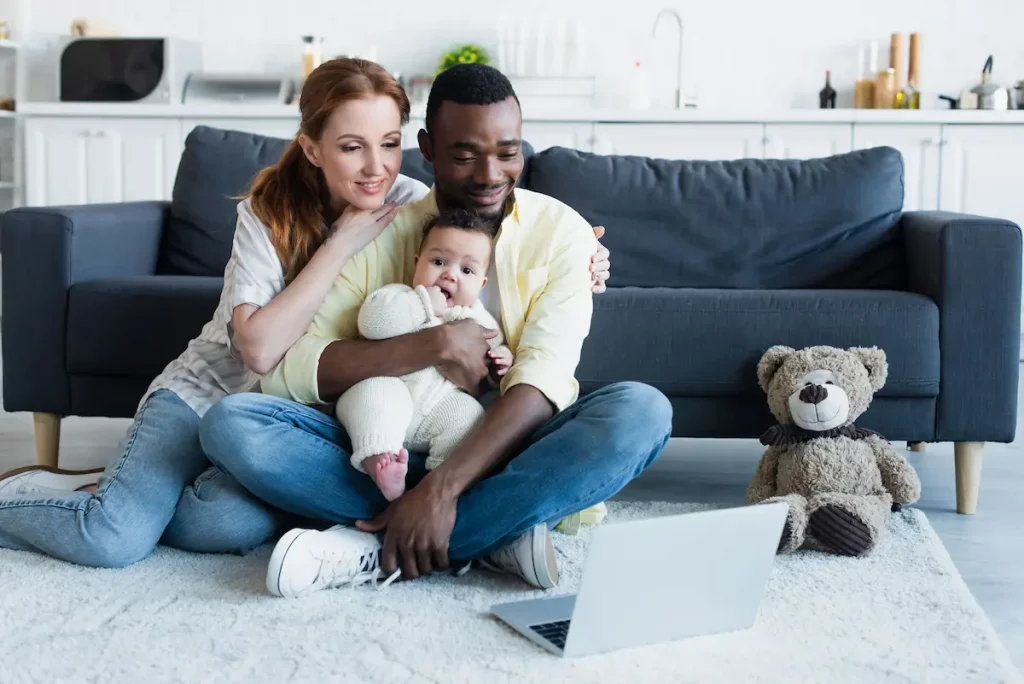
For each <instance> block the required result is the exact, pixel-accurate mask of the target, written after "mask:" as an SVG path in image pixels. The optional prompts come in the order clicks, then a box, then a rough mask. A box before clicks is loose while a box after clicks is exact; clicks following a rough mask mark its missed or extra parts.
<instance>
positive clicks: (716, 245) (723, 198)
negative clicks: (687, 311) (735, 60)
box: [526, 148, 905, 289]
mask: <svg viewBox="0 0 1024 684" xmlns="http://www.w3.org/2000/svg"><path fill="white" fill-rule="evenodd" d="M526 187H528V188H530V189H531V190H535V191H537V192H541V193H544V194H547V195H551V196H553V197H556V198H558V199H560V200H562V201H563V202H565V203H566V204H568V205H569V206H571V207H573V208H574V209H576V210H577V211H579V212H580V213H581V214H582V215H583V216H584V217H585V218H586V219H587V220H589V221H590V222H591V223H593V224H595V225H598V224H599V225H603V226H604V227H605V228H606V229H607V231H608V232H607V234H606V235H605V237H604V238H603V239H602V242H603V243H604V244H605V245H606V246H607V247H608V248H609V249H610V250H611V253H612V259H613V263H614V268H613V270H612V281H611V282H610V284H611V285H616V286H622V285H637V286H642V287H658V286H664V287H722V288H753V289H772V288H829V287H840V288H856V287H870V288H886V289H899V288H900V287H901V286H902V284H903V282H904V281H905V277H904V270H905V266H904V264H903V251H902V243H901V241H900V236H899V234H898V230H897V229H896V228H897V223H898V220H899V218H900V215H901V211H902V206H903V159H902V157H901V156H900V153H899V152H898V151H896V150H894V149H892V148H874V149H869V150H859V151H856V152H851V153H848V154H840V155H835V156H832V157H828V158H823V159H810V160H779V159H772V160H765V159H743V160H735V161H678V160H664V159H648V158H642V157H633V156H604V155H596V154H590V153H585V152H578V151H575V150H569V149H564V148H549V149H547V150H544V151H543V152H539V153H537V154H536V155H534V156H533V157H532V158H531V159H530V164H529V173H528V174H527V182H526Z"/></svg>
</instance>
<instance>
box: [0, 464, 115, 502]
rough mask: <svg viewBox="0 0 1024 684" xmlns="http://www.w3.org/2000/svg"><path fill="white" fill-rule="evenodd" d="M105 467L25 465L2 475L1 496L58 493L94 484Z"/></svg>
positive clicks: (0, 476)
mask: <svg viewBox="0 0 1024 684" xmlns="http://www.w3.org/2000/svg"><path fill="white" fill-rule="evenodd" d="M102 473H103V469H102V468H100V469H98V470H60V469H59V468H51V467H49V466H39V465H34V466H25V467H24V468H16V469H14V470H11V471H9V472H6V473H4V474H3V475H0V497H3V496H22V495H25V494H56V495H65V494H67V493H68V492H73V491H75V490H78V489H81V488H82V487H88V486H89V485H94V484H96V483H98V482H99V481H100V475H101V474H102Z"/></svg>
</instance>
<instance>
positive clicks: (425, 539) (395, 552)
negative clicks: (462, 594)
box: [356, 475, 458, 579]
mask: <svg viewBox="0 0 1024 684" xmlns="http://www.w3.org/2000/svg"><path fill="white" fill-rule="evenodd" d="M457 503H458V498H457V497H455V498H451V497H445V496H443V495H442V493H441V491H440V489H439V488H436V487H434V486H432V481H431V480H430V476H429V475H428V476H427V477H426V478H424V479H423V480H421V481H420V484H418V485H417V486H416V487H414V488H413V489H410V490H409V491H407V492H406V493H405V494H403V495H402V496H400V497H399V498H397V499H395V500H394V501H392V502H391V505H389V506H388V507H387V509H386V510H385V511H384V512H383V513H381V514H380V515H378V516H377V517H376V518H374V519H373V520H370V521H363V520H358V521H356V527H357V528H359V529H360V530H363V531H364V532H380V531H381V530H384V547H383V549H382V550H381V556H380V567H381V570H382V571H383V573H384V574H385V575H391V574H392V573H393V572H394V571H395V570H396V569H398V568H399V564H401V568H402V576H403V577H405V578H406V579H416V578H417V577H419V576H420V575H428V574H430V573H432V572H434V571H435V570H447V569H448V541H449V540H450V539H451V536H452V529H454V528H455V511H456V504H457Z"/></svg>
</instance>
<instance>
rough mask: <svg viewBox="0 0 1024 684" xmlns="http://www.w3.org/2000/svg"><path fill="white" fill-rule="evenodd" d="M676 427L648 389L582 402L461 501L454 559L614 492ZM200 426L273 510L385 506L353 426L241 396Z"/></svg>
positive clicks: (328, 511)
mask: <svg viewBox="0 0 1024 684" xmlns="http://www.w3.org/2000/svg"><path fill="white" fill-rule="evenodd" d="M671 431H672V407H671V405H670V404H669V401H668V399H667V398H666V397H665V396H664V395H663V394H661V393H660V392H658V391H657V390H655V389H653V388H652V387H649V386H647V385H642V384H638V383H632V382H624V383H618V384H615V385H610V386H607V387H604V388H603V389H600V390H598V391H596V392H593V393H592V394H588V395H586V396H584V397H582V398H580V399H579V401H577V402H576V403H575V404H573V405H572V406H570V407H568V408H567V409H565V410H564V411H562V412H561V413H559V414H557V415H555V416H554V417H552V418H551V419H550V420H548V421H547V422H546V423H545V424H544V425H542V426H541V427H540V428H539V429H538V430H537V431H536V432H535V433H534V435H532V436H531V438H530V439H529V441H528V442H527V443H526V445H525V446H524V448H523V449H522V450H521V451H520V452H519V453H518V454H517V455H516V456H515V457H514V458H513V459H512V460H510V461H509V462H508V464H507V465H506V466H505V467H504V468H503V469H502V470H501V471H500V472H498V473H496V474H494V475H491V476H490V477H488V478H486V479H484V480H481V481H480V482H478V483H477V484H476V485H475V486H474V487H472V488H471V489H470V490H469V491H467V492H465V493H464V494H463V495H462V496H461V497H460V499H459V502H458V509H457V513H456V522H455V528H454V529H453V530H452V535H451V539H450V541H449V547H448V555H449V558H450V559H452V561H468V560H472V559H475V558H479V557H480V556H483V555H486V554H488V553H490V552H491V551H493V550H495V549H498V548H500V547H502V546H505V545H506V544H509V543H511V542H512V541H514V540H515V539H517V538H518V537H519V536H521V535H522V534H523V533H524V532H526V531H527V530H529V529H530V528H532V527H533V526H535V525H537V524H538V523H542V522H544V523H547V524H548V525H551V526H553V525H555V524H557V523H558V521H559V520H561V519H562V518H563V517H565V516H566V515H569V514H571V513H574V512H576V511H580V510H583V509H585V508H587V507H589V506H593V505H594V504H597V503H599V502H601V501H604V500H606V499H608V498H610V497H611V496H613V495H614V494H615V493H616V492H618V491H619V490H620V489H622V488H623V487H624V486H625V485H626V484H627V483H628V482H629V481H630V480H632V479H633V478H635V477H636V476H637V475H639V474H640V473H641V472H642V471H643V470H644V469H646V468H647V467H648V466H650V465H651V464H652V463H653V462H654V460H655V459H656V458H657V457H658V455H659V454H660V453H661V450H662V448H663V447H664V445H665V443H666V442H667V441H668V439H669V437H670V435H671ZM199 434H200V439H201V440H202V444H203V449H204V450H205V451H206V454H207V456H208V457H209V459H210V460H211V461H212V462H213V463H215V464H216V465H218V466H219V467H220V468H221V469H222V470H224V471H225V472H227V473H228V474H230V475H231V477H233V478H234V479H235V480H237V481H238V482H239V483H240V484H241V485H242V486H243V487H245V488H246V489H248V490H249V491H250V492H252V493H253V494H255V495H256V496H257V497H259V498H260V499H262V500H263V501H265V502H267V503H268V504H270V505H271V506H274V507H275V508H279V509H282V510H285V511H290V512H291V513H294V514H295V515H299V516H303V517H305V518H309V519H313V520H319V521H324V522H325V523H334V524H345V525H351V524H353V523H354V521H356V520H369V519H370V518H372V517H374V516H375V515H377V514H379V513H380V512H382V511H383V510H384V509H385V507H386V506H387V503H388V502H387V500H386V499H385V498H384V496H383V495H382V494H381V493H380V490H378V489H377V486H376V485H375V484H374V483H373V482H372V481H371V480H370V478H369V477H367V476H366V475H364V474H363V473H360V472H359V471H357V470H356V469H355V468H353V467H352V465H351V463H350V462H349V454H350V453H351V445H350V443H349V440H348V437H347V435H346V434H345V432H344V430H343V429H342V428H341V426H340V425H339V424H338V422H337V421H336V420H335V419H334V418H333V417H332V416H329V415H326V414H324V413H322V412H320V411H318V410H316V409H314V408H310V407H307V406H303V405H301V404H298V403H296V402H293V401H290V400H286V399H280V398H277V397H270V396H264V395H260V394H236V395H233V396H229V397H225V398H224V399H222V400H221V401H220V402H219V403H218V404H217V405H216V406H214V407H213V408H212V409H210V410H209V411H208V412H207V413H206V416H205V417H204V418H203V421H202V424H201V426H200V429H199ZM425 460H426V455H425V454H416V453H414V454H410V455H409V474H408V476H407V479H406V484H407V487H409V488H412V487H414V486H415V485H416V484H417V483H418V482H419V481H420V479H421V478H422V477H423V476H424V475H425V474H426V469H425V465H424V463H425Z"/></svg>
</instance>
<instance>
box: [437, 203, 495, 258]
mask: <svg viewBox="0 0 1024 684" xmlns="http://www.w3.org/2000/svg"><path fill="white" fill-rule="evenodd" d="M434 228H458V229H459V230H468V231H469V232H471V233H480V234H481V235H486V236H487V237H488V238H492V237H494V225H493V224H492V223H491V222H490V221H488V220H487V219H485V218H483V217H481V216H478V215H477V214H474V213H473V212H471V211H470V210H468V209H461V208H458V209H446V210H445V211H442V212H441V213H439V214H437V215H436V216H431V217H430V218H428V219H427V220H426V222H425V223H424V224H423V241H422V242H421V243H420V249H422V248H423V247H422V246H423V245H424V244H426V242H427V235H429V234H430V231H432V230H433V229H434Z"/></svg>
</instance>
